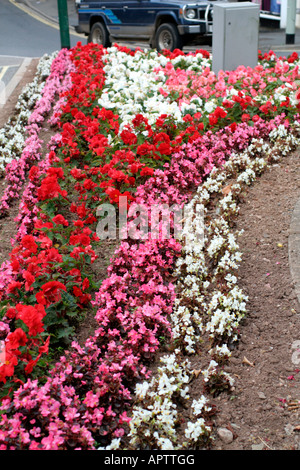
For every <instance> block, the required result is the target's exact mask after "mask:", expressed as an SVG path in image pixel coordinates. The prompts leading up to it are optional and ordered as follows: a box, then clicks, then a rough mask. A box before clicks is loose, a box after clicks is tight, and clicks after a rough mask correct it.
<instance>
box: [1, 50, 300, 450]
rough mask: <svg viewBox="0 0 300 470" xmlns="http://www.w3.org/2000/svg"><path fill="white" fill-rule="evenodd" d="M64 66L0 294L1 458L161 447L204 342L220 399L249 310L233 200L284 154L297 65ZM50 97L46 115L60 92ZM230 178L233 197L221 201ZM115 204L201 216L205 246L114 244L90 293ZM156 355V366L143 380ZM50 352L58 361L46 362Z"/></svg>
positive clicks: (294, 133)
mask: <svg viewBox="0 0 300 470" xmlns="http://www.w3.org/2000/svg"><path fill="white" fill-rule="evenodd" d="M64 53H65V56H64V55H63V54H64ZM64 53H61V55H60V58H61V60H62V62H61V67H59V84H61V83H63V85H62V86H63V92H62V93H61V95H60V99H59V100H58V102H57V104H56V105H55V113H54V115H53V117H52V118H51V121H50V123H51V124H56V125H58V129H59V133H58V134H57V135H56V136H55V138H53V139H52V141H51V142H50V148H49V153H48V155H47V158H46V160H45V161H39V162H38V164H37V165H35V164H33V163H34V161H33V160H30V162H31V163H30V165H29V167H30V171H29V183H28V185H27V188H26V190H25V191H24V193H23V197H22V201H21V203H20V212H19V216H18V219H17V220H18V222H19V230H18V233H17V234H16V237H15V240H14V245H13V249H12V252H11V256H10V260H9V261H7V263H5V266H4V267H2V278H1V277H0V287H1V291H0V298H1V304H0V306H1V307H2V321H1V322H0V332H1V339H2V340H4V341H5V345H6V362H5V363H4V364H3V365H2V366H0V378H1V381H2V383H3V386H2V397H3V400H2V407H1V410H2V415H1V427H0V443H1V446H2V448H3V449H19V448H21V449H96V448H134V449H142V448H145V446H147V448H149V446H150V447H151V448H153V449H157V448H162V449H166V448H176V446H177V445H178V437H177V433H176V427H178V412H177V406H179V403H182V402H185V401H188V398H189V386H188V383H189V382H190V380H192V379H194V378H195V377H196V376H195V373H194V371H193V370H191V369H190V366H189V363H188V360H187V359H186V356H187V355H191V354H195V353H197V351H198V350H199V348H201V341H202V338H204V337H206V336H208V342H209V344H210V350H209V355H208V356H209V357H210V359H211V360H210V361H209V362H208V364H204V366H203V370H202V371H201V372H202V376H203V382H204V387H203V390H204V393H207V394H208V395H209V394H210V393H212V394H216V393H218V391H219V390H224V389H225V390H230V387H231V385H232V379H231V377H230V376H228V374H226V373H225V372H224V371H223V369H222V365H223V364H224V363H225V362H226V361H227V360H228V358H229V357H230V352H229V349H228V346H229V345H231V344H234V343H235V342H236V341H237V339H238V329H239V325H240V321H241V319H242V318H243V316H244V314H245V311H246V308H245V307H246V301H247V299H246V297H245V296H244V294H243V292H242V291H241V290H240V289H239V287H238V285H237V281H236V271H237V268H238V264H239V262H240V259H241V254H240V252H239V247H238V244H237V242H236V238H235V235H234V233H233V231H232V224H233V221H234V218H235V217H236V216H237V213H238V208H237V203H238V199H239V194H240V191H241V188H242V186H243V185H244V184H250V183H251V182H252V181H253V180H254V179H255V177H256V175H257V174H259V173H260V172H261V171H263V169H264V168H265V167H266V165H268V164H270V163H271V162H272V160H276V158H277V154H278V153H280V152H281V153H285V152H288V151H290V150H291V149H292V148H294V147H295V145H298V143H299V142H298V139H299V137H298V125H297V123H298V110H297V106H296V105H297V100H296V97H295V92H296V85H295V80H296V79H297V78H298V74H299V71H298V57H297V56H296V55H295V54H294V55H292V56H291V58H289V59H288V60H283V59H277V58H276V57H275V56H274V54H272V53H270V54H269V55H268V56H265V57H261V61H260V64H259V65H258V66H257V68H255V69H247V68H245V67H240V68H238V69H237V70H236V71H233V72H227V73H220V74H219V76H218V77H216V76H215V75H214V74H213V73H212V72H211V70H210V65H211V61H210V57H209V55H208V54H207V53H206V52H205V51H198V52H197V53H195V54H188V55H184V54H182V53H181V52H180V51H176V52H175V53H174V54H165V55H158V54H157V53H155V52H153V51H150V52H149V53H147V52H143V51H141V50H139V49H138V50H136V51H134V52H132V51H130V50H129V49H126V48H121V47H118V46H115V47H112V48H110V49H107V50H105V49H103V48H99V47H98V46H95V45H93V44H89V45H87V46H82V45H81V44H78V45H77V47H76V48H74V49H72V50H71V51H70V53H68V54H67V53H66V52H64ZM116 63H118V68H116V67H115V64H116ZM55 73H56V69H55V67H54V68H53V69H52V75H50V77H49V79H50V80H49V83H52V82H51V79H54V77H55V76H56V75H55ZM70 79H71V80H70ZM55 83H56V85H55V87H54V90H55V92H54V93H51V98H50V99H49V101H48V103H49V104H50V103H53V98H54V96H55V94H56V93H57V91H58V90H60V87H61V85H59V84H58V82H55ZM49 86H50V85H49ZM262 91H264V94H263V95H262ZM290 117H292V120H291V121H289V118H290ZM35 119H36V118H35V114H33V115H32V117H31V122H34V120H35ZM37 121H39V120H37ZM37 121H35V122H37ZM293 121H294V124H293ZM35 157H36V155H35ZM35 159H36V158H35ZM26 169H27V170H28V169H29V168H28V167H26ZM24 174H25V172H24ZM228 178H230V179H235V180H236V182H235V183H234V184H231V186H230V190H228V191H227V192H226V194H224V197H223V198H220V194H222V189H224V184H226V182H227V179H228ZM120 196H122V197H126V198H127V203H128V206H127V209H130V208H134V204H136V203H137V204H142V205H143V206H144V207H145V208H146V209H147V210H149V211H150V210H151V208H152V207H153V206H154V205H158V204H166V205H167V206H168V207H171V206H172V205H174V204H176V205H178V207H181V208H183V207H189V206H188V205H190V208H191V209H192V208H194V209H196V208H197V207H198V208H199V207H201V208H202V209H203V211H204V214H205V217H204V220H205V224H206V225H205V234H206V238H205V244H204V247H203V246H202V245H199V244H198V243H197V237H196V234H197V231H198V230H199V227H198V225H197V224H199V222H200V221H199V218H197V217H194V215H193V216H192V219H191V221H190V223H189V224H188V225H187V226H185V228H186V227H188V233H189V236H192V237H193V236H194V239H193V240H194V242H192V243H186V237H185V233H184V231H183V233H182V238H180V239H177V238H175V237H172V236H171V237H167V238H163V237H160V238H151V237H147V238H146V239H142V238H140V239H131V238H127V239H123V240H122V241H121V242H120V245H119V247H118V248H117V249H116V251H115V254H114V256H113V258H112V259H111V263H110V266H109V268H108V272H107V277H106V279H105V280H104V281H103V282H102V284H101V285H100V284H99V282H97V279H96V278H95V276H94V274H93V272H92V271H91V266H92V265H93V263H94V262H95V261H96V260H97V252H98V250H99V249H101V240H100V239H99V237H98V236H97V234H96V228H97V222H98V219H97V209H98V207H99V206H100V205H101V204H103V203H111V204H113V205H115V206H116V207H117V209H118V202H119V197H120ZM216 208H217V216H216V217H215V218H212V219H210V217H208V216H207V214H210V216H211V214H212V211H213V210H215V209H216ZM195 212H196V213H197V210H191V211H190V212H189V213H192V214H195ZM193 234H194V235H193ZM1 282H2V284H1ZM89 309H93V311H94V316H95V321H96V324H97V327H96V329H95V331H94V333H93V334H92V335H91V336H90V337H89V338H88V339H87V341H86V342H85V344H84V345H79V344H78V342H77V341H76V337H75V338H74V332H75V328H76V327H77V326H78V325H80V322H81V321H84V318H85V314H86V312H87V311H88V310H89ZM162 338H163V342H164V343H166V344H168V347H169V349H170V350H171V352H170V356H169V357H168V356H164V357H163V358H162V361H163V364H164V365H163V366H162V367H159V368H158V373H157V376H153V377H151V365H152V364H153V362H154V361H155V360H156V357H157V353H159V352H160V351H161V348H162ZM57 347H60V348H62V347H63V348H65V352H64V353H63V354H62V355H61V356H60V357H59V361H58V362H56V360H57V356H55V348H57ZM47 353H48V354H49V364H48V363H47V360H46V357H47V356H46V354H47ZM54 359H55V360H54ZM50 370H51V374H50ZM158 397H160V399H161V400H162V401H160V402H159V401H158ZM134 399H136V405H135V407H134V408H132V405H133V402H134ZM157 403H159V404H160V405H159V408H157V406H156V405H155V404H157ZM192 411H193V414H194V418H193V419H189V420H188V421H187V422H186V425H185V430H184V435H185V439H186V440H185V441H184V442H182V440H181V441H180V445H181V446H182V447H185V448H194V447H197V446H203V445H208V444H209V442H210V439H211V426H210V419H211V414H212V411H213V407H212V406H211V405H210V403H209V399H207V398H206V397H205V396H204V395H203V396H202V397H199V400H198V401H194V402H193V404H192ZM145 439H146V441H147V442H145ZM179 448H180V447H179Z"/></svg>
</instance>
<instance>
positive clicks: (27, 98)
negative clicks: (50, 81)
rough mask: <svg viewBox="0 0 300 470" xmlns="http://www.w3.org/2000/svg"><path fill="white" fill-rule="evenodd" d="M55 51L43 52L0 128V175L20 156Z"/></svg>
mask: <svg viewBox="0 0 300 470" xmlns="http://www.w3.org/2000/svg"><path fill="white" fill-rule="evenodd" d="M56 54H57V52H55V53H53V54H51V55H48V54H45V55H44V56H43V57H42V58H41V59H40V61H39V64H38V67H37V72H36V74H35V77H34V80H33V81H32V82H31V83H29V84H28V85H26V86H25V88H23V90H22V93H21V94H20V96H19V98H18V102H17V104H16V108H15V110H16V114H15V115H14V116H13V117H11V118H10V119H9V120H8V122H7V123H6V124H5V126H4V127H3V128H2V129H0V176H2V175H4V172H5V168H6V166H7V164H8V163H10V162H11V161H12V160H14V159H18V158H20V156H21V154H22V151H23V148H24V144H25V140H26V138H27V135H26V125H27V123H28V119H29V117H30V115H31V113H32V109H33V108H34V106H35V104H36V103H37V101H38V100H39V99H40V98H41V93H42V90H43V88H44V86H45V81H46V78H47V77H48V76H49V75H50V69H51V64H52V62H53V59H54V58H55V56H56Z"/></svg>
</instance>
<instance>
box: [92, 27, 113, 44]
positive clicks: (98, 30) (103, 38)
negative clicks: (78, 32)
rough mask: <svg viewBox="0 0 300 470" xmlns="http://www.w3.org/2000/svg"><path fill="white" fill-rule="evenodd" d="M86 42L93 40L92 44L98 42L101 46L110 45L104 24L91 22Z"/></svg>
mask: <svg viewBox="0 0 300 470" xmlns="http://www.w3.org/2000/svg"><path fill="white" fill-rule="evenodd" d="M88 42H93V43H94V44H99V45H102V46H103V47H109V46H110V45H111V43H110V40H109V34H108V31H107V29H106V27H105V25H104V24H102V23H94V24H93V26H92V28H91V31H90V34H89V37H88Z"/></svg>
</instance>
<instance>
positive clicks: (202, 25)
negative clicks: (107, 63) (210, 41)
mask: <svg viewBox="0 0 300 470" xmlns="http://www.w3.org/2000/svg"><path fill="white" fill-rule="evenodd" d="M224 1H225V0H224ZM213 3H214V2H213V0H211V1H208V0H205V1H199V2H198V3H187V2H184V1H180V0H178V1H177V0H125V1H124V0H122V1H120V0H106V1H102V2H99V1H97V0H76V4H77V11H78V27H77V31H78V32H80V33H85V34H86V35H87V36H88V42H94V43H98V44H102V45H103V46H104V47H109V46H110V45H111V43H112V42H118V41H119V42H121V41H123V42H124V41H125V42H130V41H135V42H136V41H138V42H146V43H148V44H149V45H150V47H153V48H156V49H157V50H158V51H161V50H162V49H168V50H170V51H173V50H174V49H176V48H178V49H180V48H182V47H183V45H185V44H189V43H191V42H194V41H195V40H197V39H198V38H199V37H211V36H212V10H213Z"/></svg>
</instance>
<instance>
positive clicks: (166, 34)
mask: <svg viewBox="0 0 300 470" xmlns="http://www.w3.org/2000/svg"><path fill="white" fill-rule="evenodd" d="M155 43H156V49H157V50H158V52H161V51H162V50H163V49H167V50H169V51H171V52H172V51H174V49H181V48H182V41H181V37H180V35H179V33H178V31H177V28H176V26H175V25H174V24H172V23H164V24H162V25H160V26H159V27H158V28H157V31H156V34H155Z"/></svg>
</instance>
